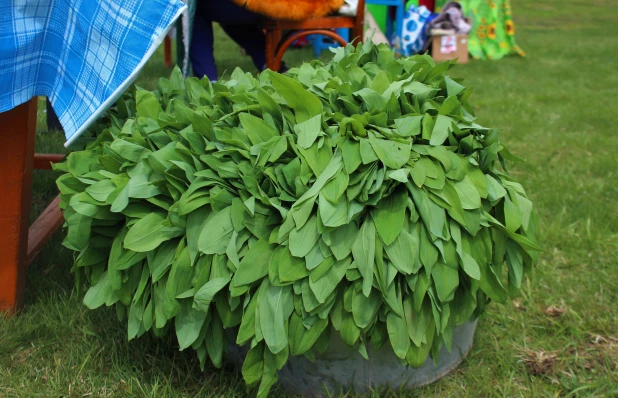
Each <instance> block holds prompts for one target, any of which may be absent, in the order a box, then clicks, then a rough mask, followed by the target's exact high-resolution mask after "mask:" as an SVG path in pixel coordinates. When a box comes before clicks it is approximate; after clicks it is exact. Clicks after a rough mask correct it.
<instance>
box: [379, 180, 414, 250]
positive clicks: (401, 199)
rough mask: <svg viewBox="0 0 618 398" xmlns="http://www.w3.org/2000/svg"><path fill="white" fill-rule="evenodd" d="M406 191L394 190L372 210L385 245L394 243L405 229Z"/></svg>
mask: <svg viewBox="0 0 618 398" xmlns="http://www.w3.org/2000/svg"><path fill="white" fill-rule="evenodd" d="M407 203H408V201H407V195H406V191H405V190H403V189H401V190H397V191H395V192H393V193H392V194H391V195H389V196H387V197H385V198H384V199H382V200H381V201H380V203H378V206H377V207H375V208H374V209H372V210H371V218H372V219H373V222H374V224H375V227H376V230H377V231H378V233H379V234H380V238H382V241H383V242H384V244H385V245H390V244H392V243H393V242H394V241H395V239H397V237H398V236H399V234H400V233H401V230H402V229H403V222H404V219H405V211H406V205H407Z"/></svg>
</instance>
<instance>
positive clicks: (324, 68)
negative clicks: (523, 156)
mask: <svg viewBox="0 0 618 398" xmlns="http://www.w3.org/2000/svg"><path fill="white" fill-rule="evenodd" d="M450 66H451V64H449V63H442V64H437V65H436V64H435V63H434V61H433V60H432V59H431V58H430V57H428V56H415V57H412V58H407V59H396V58H395V57H394V55H393V53H392V52H391V51H390V50H389V49H388V48H387V47H385V46H378V47H375V46H373V45H371V44H367V45H364V46H359V47H358V48H356V49H354V48H352V47H347V48H345V49H343V48H340V49H338V50H337V51H336V53H335V56H334V59H333V61H332V62H330V63H328V64H326V65H323V64H321V63H320V62H317V61H314V62H313V63H311V64H304V65H302V66H301V67H300V68H297V69H293V70H291V71H290V72H289V73H288V74H287V75H280V74H277V73H270V72H266V73H263V74H261V75H260V76H259V78H254V77H252V76H251V75H250V74H248V73H243V72H242V71H240V70H236V71H235V72H234V73H233V74H232V75H231V79H230V80H229V81H225V82H222V81H220V82H216V83H212V82H209V81H208V80H207V79H203V80H197V79H195V78H191V79H187V80H183V79H182V78H181V75H180V72H179V71H178V70H176V71H174V72H173V73H172V76H171V78H170V79H169V80H167V79H161V80H160V81H159V85H158V89H157V90H156V91H154V92H149V91H145V90H140V89H133V90H132V91H130V92H128V93H127V94H125V95H124V96H123V98H122V99H120V100H119V101H118V103H117V105H116V106H115V107H114V108H112V109H111V110H110V111H109V112H108V113H107V115H106V116H105V117H104V118H103V119H101V120H100V121H99V124H98V125H97V126H95V127H93V131H94V132H95V133H96V134H95V137H96V139H95V140H94V141H92V142H91V143H89V144H88V146H87V148H86V149H85V150H82V151H76V152H72V153H71V154H70V155H69V156H68V159H67V161H66V162H65V163H63V164H60V165H58V166H57V167H56V168H57V169H59V170H62V171H64V172H65V174H63V175H62V176H61V177H60V178H59V179H58V186H59V188H60V191H61V198H62V207H63V208H64V209H65V213H64V214H65V217H66V221H67V225H68V233H67V236H66V240H65V245H66V246H67V247H69V248H71V249H73V250H76V251H78V252H79V254H78V255H77V257H76V261H75V266H74V270H75V271H76V272H77V273H78V275H80V276H81V277H82V278H85V279H83V280H85V281H86V282H87V283H88V284H89V285H90V288H89V290H88V292H87V293H86V296H85V298H84V302H85V304H86V305H87V306H88V307H89V308H97V307H99V306H102V305H104V304H105V305H107V306H112V305H114V306H115V307H116V309H117V312H118V315H119V316H120V317H127V318H128V336H129V339H132V338H135V337H137V336H140V335H142V334H143V333H145V332H147V331H152V332H153V333H154V334H155V335H163V334H165V333H167V332H168V329H170V328H173V329H174V331H175V333H176V335H177V336H178V343H179V345H180V349H181V350H184V349H186V348H188V347H192V348H193V349H195V350H196V352H197V355H198V357H199V360H200V362H201V364H202V365H204V363H205V362H206V361H207V358H210V361H211V362H212V363H213V364H214V365H215V366H220V365H221V361H222V358H223V355H224V352H225V351H226V347H227V344H228V342H227V337H226V336H229V335H230V334H231V335H233V336H235V338H236V343H238V344H240V345H248V346H249V347H250V349H249V351H248V355H247V357H246V359H245V361H244V366H243V369H242V372H243V376H244V378H245V380H246V382H247V384H249V385H254V384H256V385H259V390H258V395H259V396H265V395H266V394H267V393H268V391H269V389H270V387H271V386H272V385H273V383H274V382H275V381H276V380H277V370H278V369H281V367H282V366H283V365H284V364H285V362H286V361H287V359H288V356H289V355H305V356H307V357H309V358H313V357H314V355H316V353H319V352H323V351H324V350H325V349H326V348H327V345H328V341H329V336H330V334H331V333H338V334H339V335H340V336H341V339H342V340H343V341H344V342H345V343H347V344H348V345H350V346H351V347H354V348H355V349H357V350H358V351H359V352H360V353H361V354H362V355H363V356H365V357H366V356H367V345H368V344H371V345H372V346H373V348H375V349H378V348H379V347H381V346H383V345H385V344H388V345H390V346H391V347H392V350H393V352H394V354H395V355H396V356H397V357H399V358H400V359H401V362H402V364H409V365H411V366H414V367H417V366H420V365H421V364H422V363H423V362H425V360H426V359H427V357H428V356H429V355H430V356H431V357H433V358H434V360H436V359H437V355H438V353H439V351H440V349H441V347H442V344H443V343H444V344H446V346H447V348H449V349H450V348H451V341H452V338H453V329H454V327H455V326H457V325H461V324H463V323H466V322H468V321H470V320H473V319H475V318H476V317H477V316H478V315H479V313H480V312H482V311H483V309H484V307H485V305H486V304H487V303H488V301H490V300H494V301H498V302H505V301H506V300H507V299H508V297H509V296H513V295H515V294H517V292H518V290H519V289H520V287H521V283H522V278H523V277H524V275H525V274H526V272H528V271H529V270H530V268H531V266H532V264H533V262H534V259H535V256H536V253H537V251H538V250H539V248H538V246H537V245H536V244H535V243H534V242H535V239H534V233H535V216H534V212H533V210H532V203H531V202H530V201H529V200H528V199H527V198H526V194H525V192H524V189H523V188H522V186H521V185H520V184H518V183H517V182H515V181H514V180H513V179H512V178H511V177H509V176H508V174H507V172H506V166H505V160H508V159H510V158H513V156H512V155H510V154H509V152H508V151H507V150H506V149H505V148H504V146H503V145H502V143H501V142H500V140H499V137H498V132H497V131H496V130H494V129H488V128H485V127H482V126H480V125H478V124H476V123H475V121H474V120H475V118H474V114H473V111H472V108H471V106H470V105H469V104H468V97H469V96H470V93H471V90H470V89H468V88H465V87H464V86H462V85H461V84H460V82H458V81H456V80H454V79H451V78H449V77H447V76H446V75H445V72H446V71H447V69H448V68H449V67H450ZM225 330H229V331H228V332H225Z"/></svg>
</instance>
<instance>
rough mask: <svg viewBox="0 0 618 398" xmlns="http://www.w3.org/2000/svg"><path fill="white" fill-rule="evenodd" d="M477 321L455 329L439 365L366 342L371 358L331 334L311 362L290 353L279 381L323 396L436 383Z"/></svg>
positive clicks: (240, 354)
mask: <svg viewBox="0 0 618 398" xmlns="http://www.w3.org/2000/svg"><path fill="white" fill-rule="evenodd" d="M475 329H476V321H475V322H473V323H466V324H464V325H461V326H458V327H456V328H455V330H454V333H453V346H452V349H451V352H448V351H447V349H446V347H444V346H443V347H442V351H441V352H440V359H439V361H438V365H437V366H435V365H434V362H433V359H431V358H428V359H427V361H426V362H425V363H424V364H423V366H421V367H420V368H417V369H413V368H411V367H409V366H403V365H401V364H400V363H399V360H398V359H397V357H396V356H395V354H394V353H393V351H392V349H391V347H390V345H389V344H388V343H386V344H385V345H384V346H383V347H382V348H381V349H380V350H378V351H377V352H376V351H373V350H372V349H371V344H368V345H367V354H368V356H369V360H365V359H364V358H363V357H362V356H361V355H360V354H359V353H358V352H356V351H354V350H353V349H351V348H350V347H348V346H347V345H346V344H345V343H344V342H343V341H342V340H341V338H340V337H339V334H338V333H331V339H330V343H329V345H328V349H327V350H326V351H325V352H324V354H320V355H316V358H315V361H314V362H311V361H310V360H308V359H307V358H305V357H304V356H300V357H292V356H290V357H289V359H288V362H287V363H286V365H285V366H284V367H283V369H281V370H280V371H279V384H280V385H281V387H283V388H284V389H286V390H289V391H290V392H294V393H297V394H302V395H305V396H322V394H323V393H324V392H325V391H329V392H330V393H337V392H339V391H347V390H350V389H353V390H354V391H356V392H364V391H367V390H368V389H370V388H376V387H380V386H386V385H390V387H391V388H392V389H397V388H399V387H402V386H405V387H404V388H413V387H418V386H422V385H424V384H429V383H433V382H434V381H436V380H438V379H440V378H441V377H443V376H445V375H447V374H448V373H449V372H451V371H452V370H453V369H455V368H456V367H457V366H458V365H459V364H460V363H461V362H462V361H463V360H464V358H465V357H466V356H467V355H468V352H469V351H470V348H471V347H472V341H473V337H474V331H475ZM239 348H240V347H238V346H235V345H234V346H232V345H230V347H229V350H228V358H229V359H230V360H231V361H232V362H234V363H237V364H239V365H242V359H243V358H244V353H245V352H244V351H241V350H242V349H239Z"/></svg>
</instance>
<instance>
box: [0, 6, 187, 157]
mask: <svg viewBox="0 0 618 398" xmlns="http://www.w3.org/2000/svg"><path fill="white" fill-rule="evenodd" d="M185 8H186V7H185V6H184V4H183V3H182V1H180V0H125V1H122V0H98V1H95V0H4V1H1V2H0V112H4V111H7V110H9V109H12V108H14V107H15V106H17V105H19V104H22V103H24V102H26V101H28V100H29V99H30V98H32V97H34V96H38V95H45V96H47V97H48V98H49V100H50V101H51V103H52V106H53V107H54V110H55V111H56V114H57V115H58V118H59V119H60V123H61V124H62V126H63V128H64V131H65V134H66V138H67V140H68V141H67V144H66V145H67V146H68V145H70V144H71V142H72V141H74V140H75V139H76V138H77V137H78V136H79V135H80V134H81V133H82V132H83V131H84V130H85V129H86V127H87V126H88V125H89V124H90V123H91V122H93V121H94V120H96V118H97V117H98V116H99V115H100V114H101V113H102V112H103V111H104V110H105V109H106V108H107V107H108V106H110V105H111V104H112V103H113V102H114V101H115V100H116V99H117V98H118V97H119V96H120V95H121V94H122V93H123V92H124V91H125V90H126V88H127V87H128V86H129V85H130V84H131V82H132V81H133V79H134V78H135V77H136V76H137V73H138V72H139V70H140V69H141V67H142V66H143V65H144V64H145V62H146V60H147V59H148V58H149V57H150V55H152V53H153V52H154V51H155V50H156V49H157V47H158V46H159V44H160V43H161V42H162V41H163V38H164V37H165V34H166V33H167V31H168V29H169V28H170V27H171V25H172V23H173V22H174V21H175V20H176V18H178V16H179V15H180V13H181V12H182V11H183V10H184V9H185Z"/></svg>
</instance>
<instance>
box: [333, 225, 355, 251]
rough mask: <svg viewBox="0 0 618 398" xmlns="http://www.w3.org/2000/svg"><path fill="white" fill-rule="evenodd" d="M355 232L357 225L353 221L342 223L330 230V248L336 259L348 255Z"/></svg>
mask: <svg viewBox="0 0 618 398" xmlns="http://www.w3.org/2000/svg"><path fill="white" fill-rule="evenodd" d="M357 234H358V227H357V226H356V223H354V222H352V223H350V224H345V225H342V226H340V227H338V228H336V229H334V230H332V231H331V232H330V237H331V243H330V250H331V251H332V252H333V254H334V256H335V258H336V259H337V260H343V259H344V258H346V257H347V256H349V255H350V253H351V252H352V245H353V244H354V241H355V240H356V235H357Z"/></svg>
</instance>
